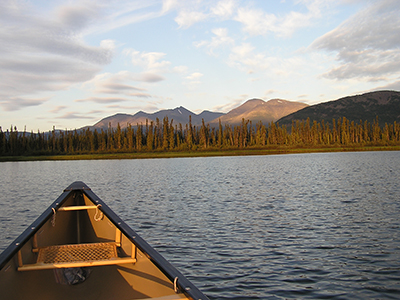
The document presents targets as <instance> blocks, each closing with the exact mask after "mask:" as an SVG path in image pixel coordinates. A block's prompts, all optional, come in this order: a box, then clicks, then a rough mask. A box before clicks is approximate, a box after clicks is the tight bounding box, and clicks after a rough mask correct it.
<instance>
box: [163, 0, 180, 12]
mask: <svg viewBox="0 0 400 300" xmlns="http://www.w3.org/2000/svg"><path fill="white" fill-rule="evenodd" d="M177 6H178V0H163V4H162V12H163V13H166V12H169V11H170V10H172V9H174V8H175V7H177Z"/></svg>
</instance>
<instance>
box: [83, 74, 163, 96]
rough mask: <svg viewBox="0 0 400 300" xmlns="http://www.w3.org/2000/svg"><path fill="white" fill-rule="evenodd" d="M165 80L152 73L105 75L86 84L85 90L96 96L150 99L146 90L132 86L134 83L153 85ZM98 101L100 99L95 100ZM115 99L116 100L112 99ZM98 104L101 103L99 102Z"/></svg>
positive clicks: (96, 77)
mask: <svg viewBox="0 0 400 300" xmlns="http://www.w3.org/2000/svg"><path fill="white" fill-rule="evenodd" d="M163 79H164V78H163V77H161V76H159V75H157V74H152V73H139V74H136V73H132V72H129V71H120V72H118V73H115V74H113V73H103V74H99V75H97V76H95V77H94V78H93V79H92V80H90V81H87V82H85V83H84V88H85V89H87V90H89V91H92V92H94V93H96V94H113V95H124V96H125V97H129V96H136V97H145V96H146V97H150V94H147V93H144V92H145V91H146V89H145V88H142V87H138V86H134V85H132V83H133V82H145V83H153V82H158V81H161V80H163ZM95 99H98V98H95ZM111 99H115V98H111ZM98 103H101V102H100V101H98Z"/></svg>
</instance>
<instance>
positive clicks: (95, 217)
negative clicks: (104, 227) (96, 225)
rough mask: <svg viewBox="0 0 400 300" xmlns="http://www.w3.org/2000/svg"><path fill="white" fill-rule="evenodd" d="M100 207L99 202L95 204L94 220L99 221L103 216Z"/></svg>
mask: <svg viewBox="0 0 400 300" xmlns="http://www.w3.org/2000/svg"><path fill="white" fill-rule="evenodd" d="M100 207H101V204H99V205H97V206H96V213H95V214H94V220H95V221H96V222H99V221H101V219H103V216H104V214H103V212H102V211H101V210H100V209H99V208H100Z"/></svg>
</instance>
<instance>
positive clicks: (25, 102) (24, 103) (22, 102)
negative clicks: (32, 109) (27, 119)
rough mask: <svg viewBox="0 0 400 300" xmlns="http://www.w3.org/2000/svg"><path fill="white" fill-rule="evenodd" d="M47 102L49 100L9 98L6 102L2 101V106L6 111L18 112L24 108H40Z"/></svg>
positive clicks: (0, 103)
mask: <svg viewBox="0 0 400 300" xmlns="http://www.w3.org/2000/svg"><path fill="white" fill-rule="evenodd" d="M47 100H48V99H25V98H20V97H9V98H8V99H6V100H1V101H0V106H1V107H2V108H3V109H4V110H5V111H16V110H20V109H21V108H24V107H29V106H39V105H41V104H43V103H44V102H46V101H47Z"/></svg>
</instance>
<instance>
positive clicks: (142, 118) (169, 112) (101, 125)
mask: <svg viewBox="0 0 400 300" xmlns="http://www.w3.org/2000/svg"><path fill="white" fill-rule="evenodd" d="M222 115H224V114H223V113H216V112H210V111H203V112H202V113H201V114H199V115H197V114H195V113H193V112H191V111H190V110H187V109H186V108H184V107H182V106H180V107H177V108H175V109H165V110H160V111H158V112H155V113H152V114H149V113H145V112H143V111H139V112H137V113H136V114H134V115H130V114H115V115H112V116H109V117H106V118H104V119H102V120H100V121H99V122H97V123H96V124H94V125H93V126H92V127H90V128H92V129H107V128H108V125H109V124H111V127H113V128H116V127H117V126H118V123H119V125H120V126H121V128H126V127H127V126H128V124H131V125H132V126H136V125H137V124H143V125H145V124H146V120H148V122H149V123H150V122H151V121H154V122H155V121H156V119H157V118H158V119H159V121H160V122H162V121H163V119H164V118H165V117H168V120H169V122H171V120H173V124H179V123H181V124H186V123H189V116H191V118H192V124H193V125H200V124H201V122H202V119H204V122H205V123H208V122H210V121H211V120H213V119H215V118H218V117H220V116H222Z"/></svg>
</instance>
